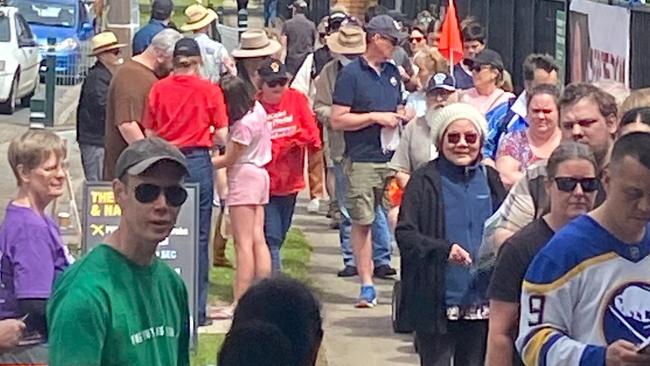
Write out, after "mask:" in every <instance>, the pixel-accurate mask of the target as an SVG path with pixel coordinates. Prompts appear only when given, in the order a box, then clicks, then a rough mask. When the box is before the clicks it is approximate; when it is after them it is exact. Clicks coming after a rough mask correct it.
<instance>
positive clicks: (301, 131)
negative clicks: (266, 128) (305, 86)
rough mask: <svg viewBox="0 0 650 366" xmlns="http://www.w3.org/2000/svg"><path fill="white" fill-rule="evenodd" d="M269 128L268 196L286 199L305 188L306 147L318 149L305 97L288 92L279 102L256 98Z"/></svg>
mask: <svg viewBox="0 0 650 366" xmlns="http://www.w3.org/2000/svg"><path fill="white" fill-rule="evenodd" d="M258 99H259V100H260V103H262V106H264V109H265V110H266V113H267V121H268V123H269V124H270V127H271V141H272V159H271V162H270V163H268V164H267V165H266V170H267V171H268V172H269V177H270V179H271V189H270V193H271V196H287V195H290V194H293V193H297V192H300V190H302V189H303V188H305V179H304V168H305V167H304V165H305V147H307V148H311V149H320V147H321V140H320V131H319V129H318V126H317V125H316V117H315V115H314V112H313V111H312V110H311V107H310V106H309V102H308V100H307V97H306V96H305V95H304V94H302V93H301V92H299V91H297V90H294V89H291V88H289V89H287V91H286V92H285V93H284V95H283V96H282V99H281V100H280V103H278V104H269V103H266V102H264V101H262V100H261V98H258Z"/></svg>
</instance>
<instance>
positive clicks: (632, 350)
mask: <svg viewBox="0 0 650 366" xmlns="http://www.w3.org/2000/svg"><path fill="white" fill-rule="evenodd" d="M605 360H606V361H605V363H606V365H607V366H623V365H626V366H627V365H648V364H650V355H648V354H643V353H638V352H637V346H635V345H634V344H632V343H631V342H628V341H625V340H622V339H621V340H618V341H616V342H614V343H612V344H610V345H609V346H608V347H607V354H606V356H605Z"/></svg>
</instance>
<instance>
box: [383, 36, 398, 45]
mask: <svg viewBox="0 0 650 366" xmlns="http://www.w3.org/2000/svg"><path fill="white" fill-rule="evenodd" d="M381 38H383V39H385V40H387V41H388V42H390V44H392V45H393V46H396V45H397V38H393V37H391V36H381Z"/></svg>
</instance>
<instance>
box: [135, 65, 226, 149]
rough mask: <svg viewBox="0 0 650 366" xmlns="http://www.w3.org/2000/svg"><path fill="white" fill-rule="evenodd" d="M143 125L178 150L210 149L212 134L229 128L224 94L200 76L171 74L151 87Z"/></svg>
mask: <svg viewBox="0 0 650 366" xmlns="http://www.w3.org/2000/svg"><path fill="white" fill-rule="evenodd" d="M142 124H143V126H144V127H145V128H146V129H148V130H151V131H153V132H154V133H155V134H156V135H158V136H160V137H162V138H164V139H165V140H167V141H169V142H170V143H171V144H172V145H174V146H176V147H178V148H186V147H207V148H211V147H212V145H213V144H214V143H213V141H212V136H213V134H214V131H215V130H218V129H220V128H223V127H226V126H227V125H228V114H227V111H226V104H225V102H224V98H223V92H222V91H221V88H219V87H218V86H216V85H214V84H212V83H211V82H209V81H207V80H204V79H201V78H200V77H199V76H194V75H171V76H169V77H167V78H165V79H163V80H160V81H158V82H156V83H155V84H154V86H153V88H151V92H150V93H149V99H148V102H147V109H146V111H145V113H144V120H143V123H142Z"/></svg>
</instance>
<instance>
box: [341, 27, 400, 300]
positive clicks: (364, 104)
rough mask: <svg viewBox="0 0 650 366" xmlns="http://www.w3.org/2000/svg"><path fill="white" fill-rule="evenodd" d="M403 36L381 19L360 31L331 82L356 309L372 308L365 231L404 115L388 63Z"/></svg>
mask: <svg viewBox="0 0 650 366" xmlns="http://www.w3.org/2000/svg"><path fill="white" fill-rule="evenodd" d="M405 37H406V34H405V33H401V32H400V31H399V26H398V25H397V23H395V21H394V20H393V19H392V18H391V17H390V16H387V15H379V16H376V17H374V18H372V19H371V20H370V22H369V23H368V24H367V26H366V40H367V48H366V52H365V53H364V54H363V55H362V56H361V57H358V58H357V59H355V60H354V61H352V62H351V63H350V64H348V65H347V66H345V67H344V68H343V69H342V70H341V72H340V73H339V76H338V78H337V80H336V87H335V89H334V95H333V97H332V99H333V102H334V103H333V106H332V115H331V124H332V128H334V129H336V130H343V131H345V145H346V151H345V155H346V166H345V170H346V171H345V173H346V175H347V179H348V192H347V195H346V202H345V204H346V207H347V209H348V212H349V214H350V219H351V220H352V233H351V242H352V247H353V249H354V255H355V257H356V258H355V259H356V264H357V271H358V273H359V279H360V280H361V294H360V296H359V300H358V301H357V303H356V306H357V307H360V308H367V307H373V306H374V305H375V304H376V303H377V296H376V292H375V288H374V286H373V282H372V274H373V261H372V244H371V240H370V237H371V236H370V231H371V230H370V227H371V224H372V222H373V221H374V219H375V207H376V205H380V204H385V203H387V202H386V201H385V200H384V197H385V195H384V190H385V187H386V183H387V180H388V178H389V177H390V175H391V174H392V173H391V170H390V169H388V166H387V163H388V162H389V161H390V159H391V157H392V156H393V150H395V148H396V146H395V144H394V143H393V142H394V141H392V139H391V137H393V136H394V134H395V133H396V132H397V131H396V130H397V129H398V127H399V125H400V124H401V123H402V122H404V121H406V120H408V119H409V117H410V116H407V114H412V113H407V112H406V111H405V110H404V108H403V106H402V97H401V96H402V90H401V89H402V88H401V77H400V73H399V70H398V69H397V67H396V66H395V65H394V64H393V63H391V62H390V60H391V57H392V54H393V50H394V49H395V45H397V44H398V42H400V41H401V40H403V39H404V38H405Z"/></svg>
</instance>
